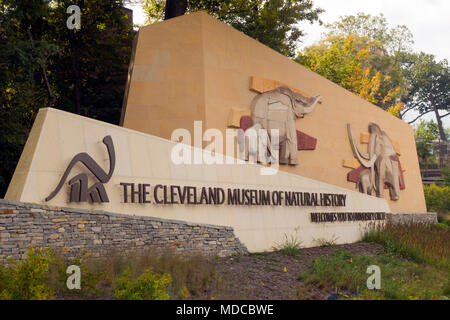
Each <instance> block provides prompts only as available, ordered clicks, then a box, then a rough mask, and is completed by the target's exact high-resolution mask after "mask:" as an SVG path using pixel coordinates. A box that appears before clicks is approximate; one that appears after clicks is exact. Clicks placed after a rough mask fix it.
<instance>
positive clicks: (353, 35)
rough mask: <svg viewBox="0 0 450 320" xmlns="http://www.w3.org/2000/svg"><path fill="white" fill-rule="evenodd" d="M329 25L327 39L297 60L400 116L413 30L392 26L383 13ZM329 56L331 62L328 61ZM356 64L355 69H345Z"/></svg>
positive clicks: (356, 17)
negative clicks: (406, 62)
mask: <svg viewBox="0 0 450 320" xmlns="http://www.w3.org/2000/svg"><path fill="white" fill-rule="evenodd" d="M326 27H327V29H328V31H327V32H326V33H325V35H324V38H323V39H322V40H321V41H320V42H319V43H318V44H316V45H313V46H310V47H308V48H305V49H304V51H303V52H299V54H298V56H297V58H296V61H297V62H300V63H302V64H304V65H305V66H306V67H308V68H310V69H312V70H314V71H316V72H318V73H319V74H321V75H323V76H325V77H326V78H328V79H329V80H331V81H334V82H336V83H338V84H340V85H341V86H343V87H344V88H346V89H348V90H350V91H352V92H355V93H356V94H358V95H359V96H361V97H362V98H364V99H366V100H368V101H370V102H372V103H374V104H376V105H378V106H380V107H381V108H383V109H384V110H387V111H388V112H390V113H392V114H393V115H395V116H400V112H401V110H402V108H403V105H404V103H403V102H402V101H401V98H402V97H403V96H406V95H407V92H408V86H407V82H406V81H405V79H404V75H403V65H404V62H405V54H406V52H407V51H409V50H410V49H411V45H412V43H413V41H412V35H411V32H409V30H408V29H407V28H406V27H405V26H396V27H394V28H389V27H388V24H387V21H386V18H385V17H384V16H383V15H382V14H380V15H378V16H371V15H368V14H363V13H358V14H357V15H355V16H344V17H340V19H339V20H338V21H336V22H334V23H332V24H327V25H326ZM339 48H340V49H339ZM336 49H338V50H336ZM322 54H326V55H329V56H328V57H321V56H320V55H322ZM326 59H328V60H329V61H328V63H326V64H324V63H323V60H326ZM316 62H318V63H319V64H322V67H321V68H318V67H317V63H316ZM352 64H353V68H342V66H343V65H346V66H348V65H352ZM338 66H339V67H338ZM328 68H329V69H330V70H329V71H327V69H328ZM353 72H354V73H353ZM364 72H365V73H366V74H365V76H363V74H364ZM330 73H332V74H334V76H331V77H330ZM355 80H356V81H355Z"/></svg>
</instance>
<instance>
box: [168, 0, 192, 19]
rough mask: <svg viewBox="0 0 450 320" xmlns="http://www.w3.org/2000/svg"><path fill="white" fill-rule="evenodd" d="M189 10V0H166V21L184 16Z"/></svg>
mask: <svg viewBox="0 0 450 320" xmlns="http://www.w3.org/2000/svg"><path fill="white" fill-rule="evenodd" d="M186 8H187V0H166V9H165V12H164V20H167V19H170V18H175V17H178V16H182V15H184V14H185V12H186Z"/></svg>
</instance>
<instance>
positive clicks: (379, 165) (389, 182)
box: [347, 123, 401, 201]
mask: <svg viewBox="0 0 450 320" xmlns="http://www.w3.org/2000/svg"><path fill="white" fill-rule="evenodd" d="M347 131H348V137H349V140H350V144H351V147H352V150H353V153H354V155H355V157H356V158H357V159H358V161H359V162H360V163H361V165H362V166H363V167H364V169H363V170H362V171H361V172H360V173H359V176H358V181H357V184H356V185H357V188H359V191H360V192H363V193H366V194H369V195H372V191H375V193H376V196H377V197H379V198H382V197H383V193H384V188H385V186H387V188H389V195H390V199H391V200H394V201H396V200H398V199H399V197H400V184H401V171H400V165H399V159H398V156H397V153H396V151H395V148H394V145H393V144H392V141H391V139H390V138H389V136H388V135H387V134H386V132H384V131H382V130H381V128H380V127H379V126H378V125H377V124H375V123H370V124H369V133H370V138H369V144H368V153H363V152H361V150H359V148H358V146H357V145H356V143H355V139H354V138H353V133H352V127H351V125H350V124H347Z"/></svg>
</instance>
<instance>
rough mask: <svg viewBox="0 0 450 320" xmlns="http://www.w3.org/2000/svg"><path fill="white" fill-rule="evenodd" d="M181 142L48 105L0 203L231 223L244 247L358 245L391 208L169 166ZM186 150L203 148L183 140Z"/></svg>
mask: <svg viewBox="0 0 450 320" xmlns="http://www.w3.org/2000/svg"><path fill="white" fill-rule="evenodd" d="M174 147H177V148H179V147H180V145H179V144H177V143H175V142H171V141H169V140H165V139H162V138H159V137H156V136H152V135H149V134H144V133H141V132H137V131H134V130H131V129H126V128H122V127H118V126H114V125H110V124H107V123H103V122H100V121H96V120H93V119H89V118H85V117H81V116H77V115H74V114H71V113H67V112H63V111H58V110H55V109H41V110H40V111H39V114H38V116H37V118H36V120H35V123H34V125H33V128H32V130H31V133H30V135H29V138H28V141H27V143H26V145H25V148H24V151H23V153H22V156H21V158H20V160H19V163H18V165H17V168H16V171H15V173H14V176H13V179H12V181H11V184H10V186H9V188H8V191H7V194H6V197H5V198H6V199H9V200H17V201H23V202H29V203H37V204H43V205H45V204H47V205H51V206H61V207H73V208H82V209H88V210H105V211H109V212H115V213H123V214H132V215H136V216H149V217H159V218H166V219H176V220H183V221H188V222H195V223H206V224H213V225H222V226H231V227H233V228H234V230H235V233H236V235H237V237H238V238H239V239H240V240H241V241H242V242H243V244H245V245H246V247H247V248H248V249H249V250H250V251H263V250H271V249H272V248H273V246H275V245H276V244H277V243H281V242H282V241H283V240H284V239H285V236H289V237H290V236H295V237H297V238H298V239H299V240H301V241H302V242H303V245H304V246H314V245H316V244H317V241H319V240H331V239H335V240H336V242H337V243H349V242H355V241H357V240H359V239H360V236H361V233H362V231H363V229H364V226H366V225H367V224H368V223H369V222H370V221H379V220H383V219H384V213H387V212H390V209H389V206H388V203H387V201H386V200H384V199H380V198H376V197H372V196H368V195H364V194H361V193H359V192H356V191H351V190H349V189H346V188H341V187H337V186H333V185H330V184H326V183H323V182H319V181H317V180H313V179H309V178H306V177H301V176H299V175H294V174H290V173H286V172H282V171H278V172H277V173H276V174H273V175H262V174H261V172H262V169H264V168H266V167H263V166H260V165H255V164H248V163H244V164H242V163H236V161H235V160H236V159H230V158H227V159H228V160H229V161H230V162H233V161H234V164H206V163H203V164H175V163H174V162H173V161H172V158H173V156H172V155H173V152H174ZM181 149H182V150H184V151H189V152H191V153H192V156H193V157H194V156H200V158H205V155H206V154H210V153H209V152H208V151H204V150H201V149H194V148H192V147H190V146H189V147H188V146H185V145H184V147H182V148H181Z"/></svg>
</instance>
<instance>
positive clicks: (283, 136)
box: [238, 86, 320, 165]
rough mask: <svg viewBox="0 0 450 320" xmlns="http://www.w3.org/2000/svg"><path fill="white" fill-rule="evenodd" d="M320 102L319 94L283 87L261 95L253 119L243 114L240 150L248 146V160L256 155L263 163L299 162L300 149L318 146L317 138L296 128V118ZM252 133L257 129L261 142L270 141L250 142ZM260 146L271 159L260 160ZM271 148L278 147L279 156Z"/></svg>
mask: <svg viewBox="0 0 450 320" xmlns="http://www.w3.org/2000/svg"><path fill="white" fill-rule="evenodd" d="M319 101H320V96H318V95H317V96H314V97H305V96H303V95H302V94H300V93H296V92H293V91H292V90H291V89H289V88H288V87H284V86H283V87H278V88H276V89H274V90H271V91H268V92H264V93H260V94H258V95H257V96H256V97H255V98H253V100H252V102H251V105H250V109H251V118H250V117H248V116H247V117H242V118H241V123H240V127H241V129H242V130H243V132H245V133H243V134H242V133H241V135H240V136H238V143H239V147H240V149H242V148H245V160H249V156H252V155H253V156H254V157H256V158H257V160H258V161H259V162H263V163H267V162H273V161H278V162H279V163H280V164H290V165H296V164H297V163H298V159H297V150H311V149H312V150H313V149H315V145H316V139H314V138H312V137H309V136H308V135H306V134H304V133H302V132H300V131H297V130H296V128H295V120H296V119H297V118H303V117H304V116H305V115H306V114H308V113H310V112H312V111H313V110H314V108H315V107H316V105H317V103H319ZM251 132H258V141H259V142H261V141H267V143H266V144H261V143H258V144H254V143H251V142H250V141H249V140H251V139H250V137H249V133H251ZM272 132H278V136H277V139H274V137H273V136H272ZM261 133H263V134H261ZM262 136H266V137H268V139H264V137H262ZM246 139H247V140H246ZM299 140H301V143H300V141H299ZM271 144H272V145H271ZM261 148H263V149H266V150H267V151H268V152H267V154H268V155H269V159H261V157H260V154H261V153H260V152H258V150H257V149H261ZM271 150H278V154H279V156H278V157H279V159H276V158H274V157H273V152H271ZM259 151H260V150H259Z"/></svg>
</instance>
